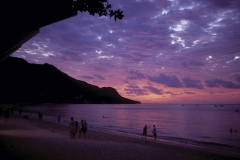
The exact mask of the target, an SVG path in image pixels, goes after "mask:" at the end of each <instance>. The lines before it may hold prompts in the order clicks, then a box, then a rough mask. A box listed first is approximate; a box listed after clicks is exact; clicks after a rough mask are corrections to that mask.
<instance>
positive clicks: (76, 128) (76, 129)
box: [74, 121, 79, 135]
mask: <svg viewBox="0 0 240 160" xmlns="http://www.w3.org/2000/svg"><path fill="white" fill-rule="evenodd" d="M74 127H75V133H74V134H75V135H76V134H77V131H78V128H79V124H78V121H75V123H74Z"/></svg>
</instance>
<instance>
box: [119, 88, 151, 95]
mask: <svg viewBox="0 0 240 160" xmlns="http://www.w3.org/2000/svg"><path fill="white" fill-rule="evenodd" d="M124 91H125V92H126V94H130V95H132V94H134V95H138V96H142V95H148V93H147V92H146V90H143V89H141V88H139V87H138V86H136V85H128V86H127V87H126V88H124Z"/></svg>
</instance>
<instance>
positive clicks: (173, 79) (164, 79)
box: [148, 74, 183, 88]
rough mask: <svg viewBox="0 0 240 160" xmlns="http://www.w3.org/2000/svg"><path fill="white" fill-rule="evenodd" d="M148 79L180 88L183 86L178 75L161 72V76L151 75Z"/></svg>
mask: <svg viewBox="0 0 240 160" xmlns="http://www.w3.org/2000/svg"><path fill="white" fill-rule="evenodd" d="M148 79H149V80H150V81H152V82H155V83H159V84H164V85H166V86H168V87H176V88H180V87H182V86H183V85H182V83H181V82H180V80H179V79H178V78H177V76H169V75H165V74H160V75H159V76H149V77H148Z"/></svg>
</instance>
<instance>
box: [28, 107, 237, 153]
mask: <svg viewBox="0 0 240 160" xmlns="http://www.w3.org/2000/svg"><path fill="white" fill-rule="evenodd" d="M24 110H25V111H27V112H29V113H31V116H37V113H38V112H39V111H41V112H42V113H43V119H46V120H50V121H56V122H57V116H58V115H59V114H60V115H61V117H62V123H66V124H68V123H69V121H70V117H74V119H75V120H77V121H78V122H80V121H81V120H82V119H84V120H87V122H88V125H89V129H91V128H98V129H103V130H112V131H117V132H124V133H129V134H134V135H141V134H142V129H143V127H144V125H148V126H150V129H149V130H148V135H149V136H152V126H153V125H156V127H157V136H158V138H159V139H160V141H161V140H167V141H173V142H180V143H187V144H193V145H199V146H210V147H216V148H222V149H228V150H233V151H237V152H240V112H238V111H239V110H240V105H169V104H165V105H164V104H134V105H132V104H131V105H129V104H117V105H116V104H115V105H106V104H99V105H97V104H60V105H59V104H58V105H56V104H55V105H53V104H44V105H41V106H26V107H25V108H24ZM103 117H106V118H103ZM230 128H232V129H233V132H232V133H231V132H230ZM235 130H237V131H238V132H235ZM149 138H150V137H149Z"/></svg>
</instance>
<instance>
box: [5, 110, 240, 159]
mask: <svg viewBox="0 0 240 160" xmlns="http://www.w3.org/2000/svg"><path fill="white" fill-rule="evenodd" d="M0 147H1V151H0V155H1V156H2V155H5V156H6V157H8V158H7V159H16V158H17V159H39V160H42V159H72V160H75V159H90V160H91V159H139V160H142V159H163V160H164V159H168V160H169V159H171V160H172V159H173V160H174V159H193V160H195V159H196V160H203V159H213V160H215V159H231V160H234V159H239V158H240V153H235V152H230V151H223V150H218V149H213V148H206V147H198V146H194V145H188V144H182V143H177V142H176V143H175V142H168V141H162V140H156V141H155V140H153V139H151V137H148V138H147V139H146V140H145V139H142V137H141V136H138V135H131V134H126V133H119V132H115V131H106V130H99V129H96V128H91V127H90V128H89V130H88V131H87V136H86V139H83V137H81V138H80V139H79V138H78V137H77V138H76V139H71V138H70V134H69V130H68V127H67V125H65V124H62V123H58V122H57V121H56V122H51V121H46V120H44V119H43V120H39V119H37V117H36V118H33V117H30V119H28V120H27V119H23V118H22V117H18V115H17V114H16V113H15V114H11V115H10V118H9V119H8V121H7V122H5V118H4V117H3V116H2V118H1V119H0Z"/></svg>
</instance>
